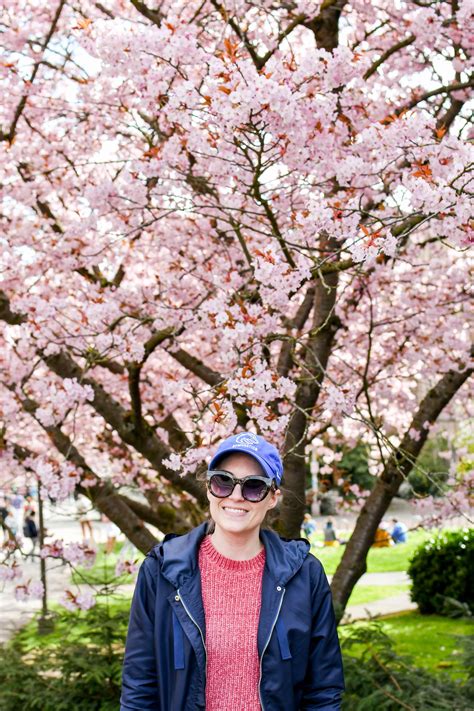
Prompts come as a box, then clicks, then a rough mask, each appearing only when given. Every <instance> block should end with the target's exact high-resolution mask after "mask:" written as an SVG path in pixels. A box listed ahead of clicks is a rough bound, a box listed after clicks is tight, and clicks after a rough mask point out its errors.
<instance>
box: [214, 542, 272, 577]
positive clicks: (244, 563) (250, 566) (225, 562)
mask: <svg viewBox="0 0 474 711" xmlns="http://www.w3.org/2000/svg"><path fill="white" fill-rule="evenodd" d="M200 553H202V555H203V556H204V558H205V559H206V560H208V561H210V562H211V563H213V564H214V565H215V566H217V567H219V568H223V569H225V570H233V571H234V572H239V571H250V570H261V569H262V568H263V566H264V565H265V548H262V550H261V551H260V553H257V555H256V556H254V557H253V558H250V559H249V560H232V558H227V557H226V556H224V555H222V554H221V553H219V552H218V551H217V550H216V549H215V548H214V544H213V543H212V540H211V536H206V537H205V538H204V539H203V541H202V543H201V547H200Z"/></svg>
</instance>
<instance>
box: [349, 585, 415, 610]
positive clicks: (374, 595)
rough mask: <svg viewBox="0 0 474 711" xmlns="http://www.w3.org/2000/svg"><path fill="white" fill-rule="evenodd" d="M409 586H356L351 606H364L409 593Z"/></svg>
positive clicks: (351, 598)
mask: <svg viewBox="0 0 474 711" xmlns="http://www.w3.org/2000/svg"><path fill="white" fill-rule="evenodd" d="M409 589H410V586H409V585H356V586H355V588H354V590H353V591H352V595H351V596H350V598H349V602H348V603H347V604H348V606H349V605H364V604H365V603H369V602H374V601H375V600H383V599H384V598H387V597H394V596H395V595H400V593H403V592H407V591H408V590H409Z"/></svg>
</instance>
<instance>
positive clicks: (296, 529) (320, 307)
mask: <svg viewBox="0 0 474 711" xmlns="http://www.w3.org/2000/svg"><path fill="white" fill-rule="evenodd" d="M332 246H334V245H332ZM338 280H339V275H338V274H337V272H334V273H333V274H328V275H327V276H326V278H325V279H324V281H323V279H322V278H320V279H319V280H318V281H317V282H316V284H315V290H314V307H313V309H314V310H313V314H314V315H313V324H312V329H311V331H310V334H309V338H308V341H307V342H306V343H305V346H304V348H305V351H306V352H305V353H303V354H302V355H303V356H304V365H303V366H302V372H301V376H300V383H299V385H298V389H297V391H296V398H295V407H294V409H293V414H292V416H291V418H290V421H289V423H288V427H287V431H286V436H285V443H284V446H283V453H284V460H285V474H284V478H283V503H282V507H281V515H280V520H279V528H280V530H281V531H282V533H284V535H285V536H288V537H289V538H298V537H299V535H300V527H301V521H302V520H303V515H304V512H305V507H306V502H305V484H306V466H305V461H306V455H305V448H306V445H307V442H308V439H307V429H308V417H309V416H310V415H311V413H312V411H313V409H314V406H315V405H316V402H317V400H318V396H319V392H320V390H321V383H322V381H323V378H324V373H325V370H326V365H327V362H328V359H329V354H330V352H331V347H332V343H333V340H334V336H335V334H336V331H337V329H338V327H339V320H338V319H337V317H336V316H335V314H334V308H335V303H336V293H337V284H338Z"/></svg>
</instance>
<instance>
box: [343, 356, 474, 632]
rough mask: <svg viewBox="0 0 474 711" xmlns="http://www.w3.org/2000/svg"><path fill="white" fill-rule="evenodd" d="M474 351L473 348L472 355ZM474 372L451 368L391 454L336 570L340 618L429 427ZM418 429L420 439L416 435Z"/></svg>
mask: <svg viewBox="0 0 474 711" xmlns="http://www.w3.org/2000/svg"><path fill="white" fill-rule="evenodd" d="M473 354H474V350H472V353H471V355H473ZM472 372H473V368H465V369H463V370H461V371H459V370H450V371H448V372H447V373H446V374H445V375H443V377H442V378H441V379H440V380H439V381H438V383H437V384H436V385H435V386H434V387H433V388H431V390H430V391H429V392H428V394H427V395H426V396H425V398H424V399H423V400H422V402H421V403H420V406H419V408H418V411H417V413H416V414H415V416H414V418H413V420H412V422H411V425H410V427H409V429H408V431H407V432H406V434H405V436H404V437H403V440H402V442H401V444H400V446H399V447H398V449H397V450H396V451H395V452H394V453H393V454H392V455H391V457H390V458H389V460H388V461H387V464H386V466H385V468H384V470H383V472H382V474H381V476H380V478H379V479H378V480H377V482H376V484H375V486H374V488H373V489H372V492H371V493H370V496H369V497H368V499H367V501H366V503H365V505H364V506H363V508H362V510H361V512H360V514H359V516H358V518H357V522H356V526H355V528H354V531H353V533H352V536H351V537H350V540H349V542H348V543H347V545H346V547H345V550H344V555H343V556H342V560H341V562H340V563H339V566H338V568H337V570H336V573H335V574H334V577H333V580H332V583H331V590H332V595H333V601H334V607H335V610H336V616H337V618H338V620H340V619H341V617H342V615H343V613H344V609H345V607H346V605H347V601H348V599H349V597H350V595H351V592H352V590H353V589H354V586H355V584H356V583H357V581H358V580H359V578H360V577H361V576H362V575H363V574H364V573H365V571H366V569H367V554H368V552H369V550H370V546H371V545H372V543H373V542H374V537H375V532H376V530H377V527H378V525H379V523H380V521H381V520H382V518H383V516H384V514H385V512H386V511H387V509H388V507H389V504H390V502H391V501H392V499H393V497H394V496H395V494H396V493H397V491H398V489H399V487H400V484H401V483H402V481H403V480H404V478H406V476H407V475H408V474H409V473H410V471H411V469H412V468H413V465H414V464H415V463H416V459H417V457H418V455H419V454H420V451H421V449H422V447H423V445H424V443H425V441H426V439H427V437H428V433H429V427H425V426H424V425H425V424H426V423H430V425H431V424H433V423H434V422H435V421H436V419H437V417H438V416H439V414H440V413H441V411H442V410H443V408H444V407H446V405H447V404H448V403H449V401H450V400H451V398H452V397H453V396H454V395H455V394H456V392H457V391H458V390H459V388H460V387H461V386H462V385H463V383H464V382H465V381H466V380H467V378H468V377H469V376H470V375H471V373H472ZM414 431H416V432H418V433H419V436H418V439H415V438H414V437H413V436H412V433H413V432H414Z"/></svg>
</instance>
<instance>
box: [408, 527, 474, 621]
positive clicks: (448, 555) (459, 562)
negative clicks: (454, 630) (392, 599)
mask: <svg viewBox="0 0 474 711" xmlns="http://www.w3.org/2000/svg"><path fill="white" fill-rule="evenodd" d="M408 575H409V576H410V578H411V580H412V589H411V598H412V600H413V601H414V602H416V603H417V605H418V607H419V609H420V612H421V613H423V614H429V613H433V612H436V613H438V614H440V615H446V614H449V612H448V609H449V607H452V605H451V606H449V605H447V600H448V598H452V600H455V601H457V602H458V603H462V604H464V605H467V606H468V608H469V610H470V611H471V612H473V611H474V529H461V530H459V531H444V532H442V533H440V534H438V535H436V536H434V537H433V538H430V539H428V540H427V541H425V542H424V543H422V544H421V546H420V547H419V548H417V550H416V551H415V553H414V555H413V557H412V559H411V561H410V565H409V567H408Z"/></svg>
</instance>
